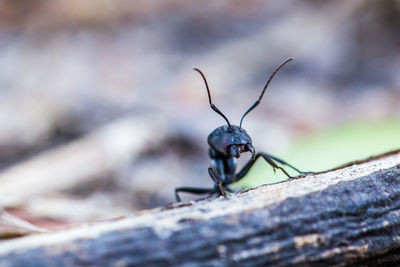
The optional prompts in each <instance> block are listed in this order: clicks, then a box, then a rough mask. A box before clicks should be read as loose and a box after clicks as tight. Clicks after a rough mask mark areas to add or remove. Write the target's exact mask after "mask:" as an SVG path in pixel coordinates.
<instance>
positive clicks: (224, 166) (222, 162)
mask: <svg viewBox="0 0 400 267" xmlns="http://www.w3.org/2000/svg"><path fill="white" fill-rule="evenodd" d="M292 60H293V58H289V59H287V60H285V61H284V62H282V63H281V64H280V65H279V66H278V67H277V68H276V69H275V71H274V72H273V73H272V75H271V76H270V78H269V79H268V81H267V83H266V85H265V86H264V89H263V90H262V92H261V95H260V97H259V98H258V100H257V101H256V102H254V104H253V105H252V106H251V107H250V108H249V109H248V110H247V111H246V112H245V113H244V114H243V116H242V118H241V120H240V124H239V126H236V125H232V124H230V122H229V120H228V118H227V117H226V116H225V115H224V114H223V113H222V112H221V111H220V110H219V109H218V108H217V107H216V106H215V105H214V104H213V103H212V101H211V94H210V89H209V87H208V83H207V80H206V77H205V76H204V74H203V73H202V72H201V70H199V69H197V68H194V69H193V70H194V71H197V72H198V73H199V74H200V75H201V77H202V78H203V80H204V83H205V86H206V89H207V94H208V100H209V104H210V107H211V108H212V109H213V110H214V111H215V112H216V113H218V114H219V115H220V116H221V117H223V118H224V119H225V121H226V123H227V125H223V126H220V127H218V128H217V129H215V130H214V131H213V132H211V133H210V134H209V136H208V138H207V141H208V145H209V146H210V149H209V156H210V159H211V167H209V168H208V173H209V175H210V177H211V179H212V180H213V181H214V187H213V188H195V187H178V188H175V197H176V200H177V201H181V198H180V197H179V194H178V193H179V192H186V193H191V194H198V195H202V194H208V195H209V196H212V195H214V194H217V195H218V196H221V195H223V196H225V195H226V192H230V193H232V192H233V191H232V190H231V189H230V188H229V185H230V184H232V183H234V182H237V181H239V180H240V179H242V178H243V177H244V176H245V175H246V174H247V172H248V171H249V170H250V168H251V167H252V166H253V164H254V163H255V162H256V160H257V159H258V158H259V157H263V158H264V159H265V160H266V161H267V162H268V163H269V164H270V165H271V166H272V168H273V169H274V172H275V171H276V169H279V170H281V171H282V172H283V173H284V174H285V175H286V176H287V177H288V178H292V177H291V176H290V175H289V174H288V173H287V172H286V171H285V170H284V169H283V168H282V167H280V166H278V164H277V163H279V164H281V165H285V166H288V167H290V168H292V169H293V170H295V171H296V172H298V173H300V174H301V173H303V172H301V171H299V170H298V169H297V168H295V167H293V166H292V165H290V164H289V163H287V162H285V161H283V160H281V159H279V158H277V157H274V156H272V155H269V154H266V153H263V152H258V153H256V151H255V149H254V147H253V145H252V140H251V138H250V136H249V135H248V134H247V132H246V131H245V130H244V129H243V128H242V122H243V119H244V117H245V116H246V115H247V114H248V113H249V112H250V111H252V110H253V109H255V108H256V107H257V106H258V105H259V104H260V102H261V99H262V97H263V96H264V93H265V91H266V89H267V87H268V85H269V84H270V82H271V80H272V78H273V77H274V76H275V74H276V73H277V72H278V71H279V70H280V69H281V68H282V67H283V66H284V65H285V64H286V63H288V62H290V61H292ZM244 152H250V153H251V154H252V157H251V159H250V160H249V161H248V162H247V163H246V164H245V165H244V167H243V168H242V169H241V170H240V171H239V172H237V173H236V165H237V163H236V159H237V158H239V157H240V155H241V153H244Z"/></svg>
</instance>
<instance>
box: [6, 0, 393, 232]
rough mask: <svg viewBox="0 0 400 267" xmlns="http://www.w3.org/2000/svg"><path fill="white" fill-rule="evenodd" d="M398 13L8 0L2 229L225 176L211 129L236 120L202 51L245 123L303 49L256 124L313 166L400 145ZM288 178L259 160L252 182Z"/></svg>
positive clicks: (49, 223)
mask: <svg viewBox="0 0 400 267" xmlns="http://www.w3.org/2000/svg"><path fill="white" fill-rule="evenodd" d="M399 29H400V1H396V0H388V1H372V0H364V1H361V0H354V1H345V0H339V1H334V2H329V1H313V0H302V1H292V0H283V1H259V0H250V1H228V0H221V1H213V2H211V1H210V2H204V1H178V0H168V1H158V0H148V1H135V2H132V1H127V0H114V1H107V0H96V1H95V0H86V1H80V0H69V1H63V0H59V1H46V0H39V1H35V2H32V1H27V0H20V1H13V0H0V205H1V207H2V214H3V216H2V218H1V221H0V223H1V224H2V225H3V228H1V229H2V230H1V231H0V233H2V234H3V236H7V235H9V236H13V235H16V233H17V232H18V231H19V232H18V233H22V232H24V231H29V229H31V230H32V229H33V230H35V229H34V227H33V226H32V225H29V224H28V222H29V223H32V224H34V225H36V226H38V227H43V228H46V229H48V228H50V229H53V228H58V227H62V226H65V225H71V224H76V223H80V222H83V221H90V220H101V219H106V218H113V217H117V216H123V215H128V214H132V213H133V212H136V211H139V210H143V209H148V208H152V207H156V206H160V205H165V204H166V203H170V202H173V201H174V194H173V191H174V188H175V187H179V186H195V187H196V186H199V187H208V186H212V182H211V179H210V178H209V177H208V174H207V168H208V166H209V164H210V163H209V158H208V145H207V143H206V138H207V135H208V134H209V133H210V132H211V131H212V130H214V129H215V128H216V127H218V126H220V125H223V124H224V120H223V119H222V118H221V117H220V116H218V115H217V114H216V113H215V112H213V111H212V110H211V109H210V107H209V105H208V99H207V93H206V89H205V87H204V84H203V81H202V79H201V77H200V76H199V75H198V74H197V73H195V72H194V71H193V70H192V68H193V67H198V68H200V69H201V70H202V71H203V72H204V73H205V75H206V76H207V79H208V82H209V84H210V88H211V93H212V96H213V102H214V103H215V104H216V106H217V107H218V108H219V109H221V110H222V111H223V112H224V113H225V114H226V115H227V117H228V118H229V119H230V121H231V122H232V123H233V124H238V123H239V120H240V117H241V116H242V114H243V112H244V111H245V110H246V109H247V108H248V107H250V105H251V104H253V102H254V101H255V100H256V99H257V98H258V96H259V94H260V93H261V90H262V88H263V87H264V85H265V82H266V81H267V79H268V77H269V75H270V74H271V73H272V72H273V70H274V69H275V68H276V67H277V66H278V65H279V64H280V63H281V62H282V61H283V60H285V59H286V58H288V57H295V58H296V60H295V61H293V62H290V63H289V64H288V65H287V66H285V67H284V68H283V69H282V70H281V71H280V72H279V73H278V74H277V75H276V76H275V78H274V80H273V81H272V83H271V85H270V87H269V88H268V90H267V92H266V94H265V96H264V99H263V101H262V103H261V105H260V106H259V107H257V109H256V110H254V111H253V112H252V113H250V114H249V115H248V116H247V117H246V119H245V121H244V123H243V127H244V128H245V129H246V130H247V132H248V133H249V134H250V136H251V137H252V139H253V142H254V145H255V148H256V150H258V151H265V152H268V153H271V154H274V155H276V156H278V157H280V158H282V159H284V160H286V161H288V162H290V163H292V164H293V165H295V166H296V167H298V168H300V169H303V170H305V171H321V170H327V169H330V168H334V167H336V166H338V165H340V164H343V163H347V162H349V161H352V160H357V159H364V158H367V157H369V156H371V155H375V154H379V153H383V152H387V151H390V150H394V149H397V148H400V138H399V136H400V120H399V115H400V32H399ZM248 159H249V156H248V155H244V156H243V157H242V158H241V160H240V162H239V165H243V164H244V162H245V161H246V160H248ZM281 179H283V176H281V174H277V176H275V175H274V174H273V172H272V171H271V168H270V166H269V165H268V164H266V163H265V162H263V161H258V162H257V163H256V165H255V167H254V168H253V169H252V170H251V171H250V173H249V175H248V177H246V178H245V179H243V181H241V182H240V184H239V185H238V187H239V188H243V187H252V186H256V185H259V184H263V183H267V182H274V181H279V180H281ZM184 199H185V200H190V199H193V198H192V197H191V196H187V195H185V196H184ZM19 219H21V221H20V220H19ZM13 224H14V225H13ZM24 225H25V226H26V228H25V229H23V228H24ZM18 227H19V230H18V231H17V230H16V228H18Z"/></svg>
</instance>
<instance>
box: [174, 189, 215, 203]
mask: <svg viewBox="0 0 400 267" xmlns="http://www.w3.org/2000/svg"><path fill="white" fill-rule="evenodd" d="M179 192H186V193H190V194H196V195H203V194H207V193H209V194H210V195H212V194H214V193H215V189H214V188H196V187H177V188H175V198H176V201H178V202H182V200H181V198H180V197H179V194H178V193H179Z"/></svg>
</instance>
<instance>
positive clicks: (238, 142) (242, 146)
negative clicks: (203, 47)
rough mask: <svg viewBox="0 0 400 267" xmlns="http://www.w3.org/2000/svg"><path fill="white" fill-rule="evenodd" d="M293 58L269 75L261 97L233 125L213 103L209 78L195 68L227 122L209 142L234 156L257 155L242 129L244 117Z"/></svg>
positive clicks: (213, 146)
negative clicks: (237, 123) (276, 75)
mask: <svg viewBox="0 0 400 267" xmlns="http://www.w3.org/2000/svg"><path fill="white" fill-rule="evenodd" d="M292 60H293V58H289V59H287V60H285V61H284V62H282V63H281V64H280V65H279V66H278V67H277V68H276V69H275V71H274V72H273V73H272V75H271V76H270V77H269V79H268V81H267V84H266V85H265V86H264V89H263V90H262V92H261V95H260V97H259V98H258V99H257V101H256V102H254V104H253V105H251V107H250V108H249V109H248V110H247V111H246V112H245V113H244V114H243V116H242V118H241V119H240V124H239V126H236V125H231V124H230V122H229V120H228V118H227V117H226V116H225V115H224V114H223V113H222V112H221V111H220V110H219V109H218V108H217V107H216V106H215V105H214V104H213V103H212V101H211V94H210V89H209V88H208V83H207V79H206V77H205V76H204V74H203V73H202V72H201V70H199V69H197V68H194V69H193V70H195V71H197V72H198V73H200V75H201V77H202V78H203V80H204V83H205V85H206V89H207V94H208V101H209V103H210V107H211V108H212V109H213V110H214V111H215V112H217V113H218V114H219V115H220V116H221V117H223V118H224V119H225V121H226V123H227V125H225V126H221V127H219V128H217V129H215V130H214V131H213V132H212V133H211V134H210V135H209V136H208V144H209V145H210V146H211V147H212V148H214V149H216V150H217V151H219V152H220V153H223V154H226V155H229V156H234V157H237V158H238V157H239V156H240V153H242V152H246V151H249V152H251V153H252V154H253V157H254V155H255V151H254V148H253V146H252V141H251V138H250V136H249V135H248V134H247V133H246V131H245V130H244V129H242V122H243V119H244V117H246V115H247V114H249V113H250V111H252V110H253V109H255V108H256V107H257V106H258V104H260V102H261V99H262V97H263V96H264V93H265V90H266V89H267V87H268V85H269V83H270V82H271V80H272V78H273V77H274V76H275V74H276V73H277V72H278V71H279V70H280V69H281V68H282V67H283V66H284V65H285V64H286V63H288V62H289V61H292Z"/></svg>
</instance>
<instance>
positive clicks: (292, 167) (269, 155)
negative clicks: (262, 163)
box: [262, 153, 305, 173]
mask: <svg viewBox="0 0 400 267" xmlns="http://www.w3.org/2000/svg"><path fill="white" fill-rule="evenodd" d="M262 154H264V155H265V156H267V157H269V158H270V159H272V160H275V161H276V162H279V163H280V164H282V165H286V166H288V167H290V168H291V169H292V170H295V171H296V172H298V173H305V172H302V171H300V170H299V169H297V168H296V167H294V166H292V165H291V164H289V163H287V162H286V161H284V160H282V159H280V158H277V157H275V156H272V155H271V154H267V153H262Z"/></svg>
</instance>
